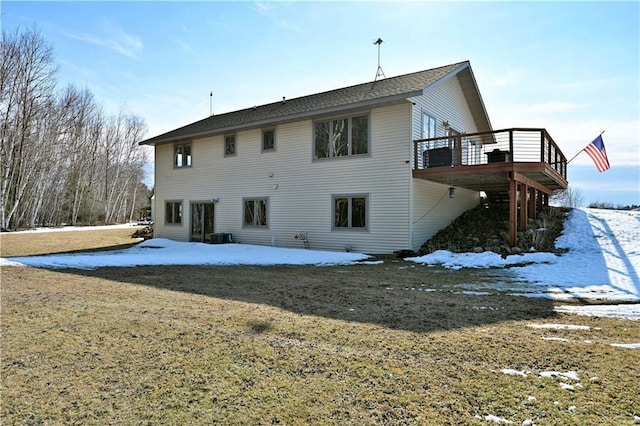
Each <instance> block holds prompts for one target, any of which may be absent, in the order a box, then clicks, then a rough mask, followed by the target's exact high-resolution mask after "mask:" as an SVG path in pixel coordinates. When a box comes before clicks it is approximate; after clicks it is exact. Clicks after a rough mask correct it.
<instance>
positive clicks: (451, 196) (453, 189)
mask: <svg viewBox="0 0 640 426" xmlns="http://www.w3.org/2000/svg"><path fill="white" fill-rule="evenodd" d="M455 195H456V188H455V186H450V187H449V198H453V197H454V196H455Z"/></svg>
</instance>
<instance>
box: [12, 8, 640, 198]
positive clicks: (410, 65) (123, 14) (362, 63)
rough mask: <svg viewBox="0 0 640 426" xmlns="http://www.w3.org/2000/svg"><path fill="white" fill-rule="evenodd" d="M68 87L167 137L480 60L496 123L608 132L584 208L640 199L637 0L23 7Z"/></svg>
mask: <svg viewBox="0 0 640 426" xmlns="http://www.w3.org/2000/svg"><path fill="white" fill-rule="evenodd" d="M0 8H1V9H0V13H1V17H2V29H3V31H13V30H15V29H16V28H17V27H21V28H26V27H30V26H33V25H36V26H37V28H38V29H39V30H40V32H41V33H42V34H43V36H44V37H45V38H46V39H47V40H48V41H49V42H50V43H52V45H53V47H54V49H55V53H56V60H57V63H58V64H59V73H58V81H59V83H60V86H61V87H62V86H64V85H66V84H73V85H75V86H78V87H87V88H88V89H89V90H91V91H92V92H93V93H94V95H95V96H96V98H97V99H98V100H99V101H100V102H101V103H102V104H103V106H104V108H105V110H107V111H110V112H114V113H115V112H116V111H117V110H118V109H119V108H120V107H123V106H124V107H125V108H126V109H127V110H128V111H130V112H132V113H134V114H136V115H139V116H141V117H142V118H144V119H145V121H146V123H147V125H148V127H149V132H148V134H147V136H149V137H151V136H155V135H158V134H160V133H163V132H165V131H169V130H171V129H173V128H176V127H179V126H182V125H185V124H188V123H191V122H193V121H196V120H199V119H201V118H204V117H206V116H208V115H209V110H210V97H209V93H210V92H211V91H213V93H214V96H213V111H214V113H222V112H227V111H233V110H236V109H240V108H246V107H250V106H253V105H259V104H263V103H268V102H274V101H276V100H279V99H282V97H283V96H286V97H287V98H293V97H297V96H302V95H307V94H311V93H317V92H321V91H325V90H331V89H335V88H339V87H345V86H348V85H352V84H358V83H363V82H366V81H371V80H372V79H373V78H374V77H375V74H376V69H377V49H376V46H374V45H373V41H375V40H376V39H377V38H378V37H381V38H382V39H383V40H384V44H383V45H382V50H381V65H382V69H383V71H384V73H385V75H386V76H387V77H391V76H395V75H400V74H404V73H408V72H414V71H419V70H423V69H428V68H433V67H437V66H441V65H446V64H449V63H454V62H460V61H464V60H469V61H470V62H471V66H472V68H473V71H474V74H475V76H476V80H477V83H478V86H479V88H480V92H481V94H482V97H483V99H484V102H485V106H486V108H487V110H488V113H489V117H490V119H491V122H492V124H493V127H494V128H496V129H498V128H506V127H544V128H546V129H547V130H548V131H549V132H550V134H551V136H552V137H553V138H554V140H555V141H556V142H557V143H558V145H559V146H560V148H561V149H562V150H563V152H564V153H565V155H566V156H567V157H569V158H570V157H572V156H573V155H574V154H576V153H577V152H579V151H580V150H581V149H582V148H584V147H585V146H586V145H587V144H588V143H589V142H590V141H591V140H593V139H594V138H595V137H596V136H597V135H598V134H599V133H600V132H601V131H603V130H605V133H604V135H603V138H604V141H605V144H606V147H607V152H608V155H609V160H610V162H611V165H612V168H611V169H610V170H609V171H607V172H604V173H598V171H597V170H596V168H595V166H594V165H593V163H592V162H591V160H590V159H589V157H588V156H587V155H586V154H581V155H579V156H578V157H577V158H576V159H575V160H574V161H573V162H572V163H571V164H570V166H569V181H570V185H571V186H572V187H575V188H576V189H578V190H579V191H581V192H582V194H583V196H584V201H585V203H590V202H610V203H613V204H640V132H639V127H640V119H639V117H640V87H639V81H638V80H639V76H640V59H639V58H640V41H639V40H640V29H639V28H640V4H639V3H638V2H539V3H531V2H526V3H525V2H495V3H491V2H466V3H461V2H446V3H445V2H442V3H441V2H393V3H391V2H389V3H387V2H355V1H353V2H165V1H163V2H151V1H141V2H120V1H118V2H30V1H27V2H11V1H3V2H2V3H0Z"/></svg>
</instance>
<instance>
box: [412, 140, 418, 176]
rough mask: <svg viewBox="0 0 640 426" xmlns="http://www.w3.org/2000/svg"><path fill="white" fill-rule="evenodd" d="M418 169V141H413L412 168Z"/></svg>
mask: <svg viewBox="0 0 640 426" xmlns="http://www.w3.org/2000/svg"><path fill="white" fill-rule="evenodd" d="M417 169H418V142H416V141H413V170H417Z"/></svg>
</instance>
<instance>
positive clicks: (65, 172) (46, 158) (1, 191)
mask: <svg viewBox="0 0 640 426" xmlns="http://www.w3.org/2000/svg"><path fill="white" fill-rule="evenodd" d="M0 46H1V49H2V50H1V51H0V53H1V55H0V107H1V110H0V119H1V122H0V139H1V146H0V178H1V181H0V182H1V183H0V228H1V229H3V230H8V229H17V228H21V227H30V226H33V225H34V224H36V223H39V224H60V223H77V222H83V223H92V222H95V221H97V220H103V221H106V222H117V221H125V220H127V219H128V218H130V217H132V212H133V211H134V208H135V207H134V206H135V205H136V197H137V194H138V186H139V185H140V182H141V181H142V178H143V166H144V163H145V161H146V158H145V153H144V151H143V149H142V148H141V147H139V146H138V142H139V141H140V140H142V138H143V136H144V133H145V132H146V126H145V124H144V122H143V120H142V119H141V118H139V117H137V116H135V115H130V114H127V113H126V112H125V111H123V110H122V111H120V112H119V113H118V114H117V115H116V116H113V117H105V115H104V113H103V112H102V110H101V108H100V106H99V105H98V104H97V103H96V101H95V99H94V97H93V95H92V94H91V92H89V90H88V89H84V90H79V89H77V88H75V87H73V86H69V87H67V88H66V89H64V90H62V91H60V92H56V91H55V88H56V82H55V73H56V67H55V65H54V62H53V49H52V47H51V46H50V45H49V44H48V43H47V42H46V41H45V40H44V39H43V38H42V37H41V36H40V34H39V33H38V32H37V31H36V30H35V29H31V30H28V31H26V32H23V33H20V32H18V31H16V33H14V34H5V33H3V34H2V43H1V45H0Z"/></svg>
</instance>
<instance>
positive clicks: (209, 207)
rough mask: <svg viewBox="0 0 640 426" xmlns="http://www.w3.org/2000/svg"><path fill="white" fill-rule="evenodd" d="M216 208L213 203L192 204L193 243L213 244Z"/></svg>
mask: <svg viewBox="0 0 640 426" xmlns="http://www.w3.org/2000/svg"><path fill="white" fill-rule="evenodd" d="M214 206H215V204H213V203H191V241H200V242H203V243H209V242H211V234H212V233H213V223H214V221H213V219H214Z"/></svg>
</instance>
